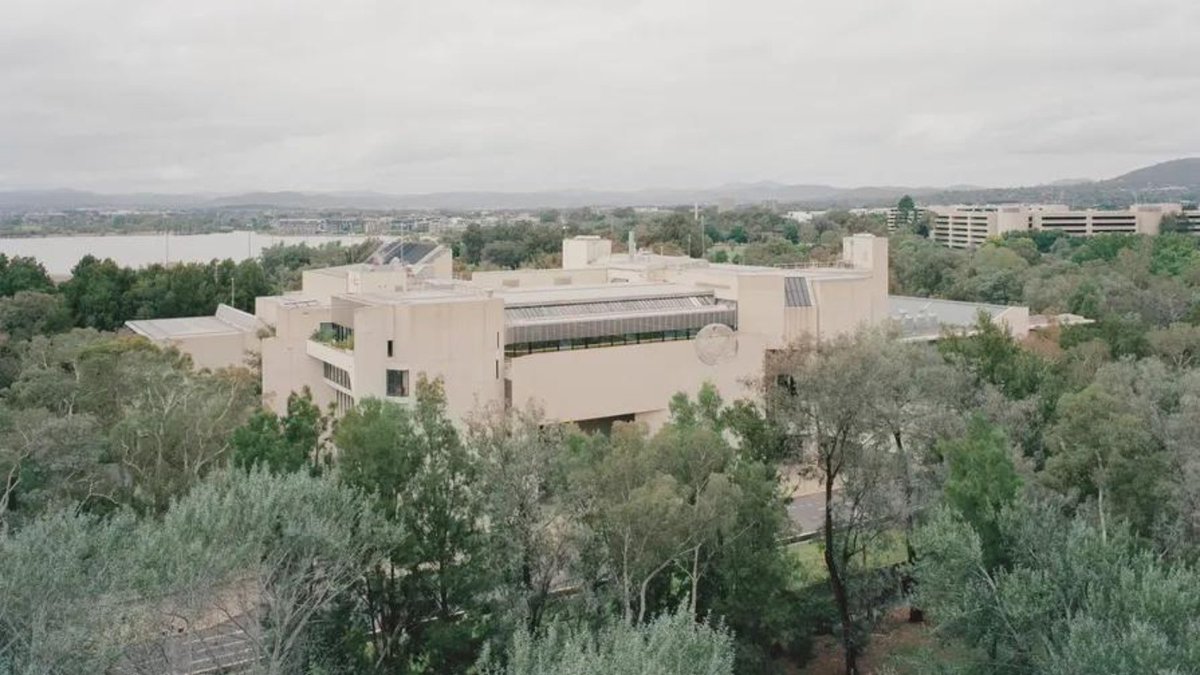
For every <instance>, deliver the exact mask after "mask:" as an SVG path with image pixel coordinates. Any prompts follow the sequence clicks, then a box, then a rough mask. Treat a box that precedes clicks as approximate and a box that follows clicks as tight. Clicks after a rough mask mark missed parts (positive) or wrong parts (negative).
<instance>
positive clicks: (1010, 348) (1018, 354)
mask: <svg viewBox="0 0 1200 675" xmlns="http://www.w3.org/2000/svg"><path fill="white" fill-rule="evenodd" d="M938 348H939V349H940V350H941V352H942V354H943V355H945V356H946V358H948V359H950V360H951V361H952V362H955V363H958V364H960V365H962V366H963V367H964V368H966V369H967V370H968V371H969V372H971V373H973V374H974V375H975V377H976V378H977V379H978V380H979V381H980V382H986V383H987V384H991V385H995V386H997V387H999V388H1000V390H1001V391H1002V392H1004V394H1005V395H1006V396H1008V397H1009V398H1013V399H1024V398H1028V397H1029V396H1033V395H1035V394H1037V393H1038V392H1039V390H1040V389H1041V387H1042V386H1043V384H1045V383H1046V380H1047V376H1048V373H1047V364H1046V362H1045V361H1043V360H1042V359H1041V358H1039V357H1038V356H1037V355H1036V354H1034V353H1032V352H1030V351H1027V350H1025V349H1022V348H1021V345H1019V344H1018V343H1017V341H1016V340H1015V339H1014V338H1013V336H1012V334H1011V333H1010V332H1009V331H1008V330H1007V329H1006V328H1005V327H1004V326H1002V325H997V324H995V323H993V322H992V321H991V319H990V317H988V316H986V315H985V314H983V313H980V316H979V318H978V320H977V321H976V322H975V328H974V334H973V335H970V336H967V337H964V336H958V335H953V336H949V337H947V338H946V339H944V340H942V341H941V342H939V343H938Z"/></svg>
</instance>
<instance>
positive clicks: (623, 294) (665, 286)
mask: <svg viewBox="0 0 1200 675" xmlns="http://www.w3.org/2000/svg"><path fill="white" fill-rule="evenodd" d="M495 293H496V295H497V296H498V297H501V298H503V299H504V304H505V306H508V307H523V306H528V305H569V304H583V303H589V302H603V301H609V300H612V301H616V300H637V299H642V298H659V297H675V296H690V295H712V291H711V290H709V289H704V288H699V287H697V286H691V285H687V284H671V283H654V282H646V283H609V284H580V285H566V286H544V287H533V288H520V287H516V288H497V289H496V290H495Z"/></svg>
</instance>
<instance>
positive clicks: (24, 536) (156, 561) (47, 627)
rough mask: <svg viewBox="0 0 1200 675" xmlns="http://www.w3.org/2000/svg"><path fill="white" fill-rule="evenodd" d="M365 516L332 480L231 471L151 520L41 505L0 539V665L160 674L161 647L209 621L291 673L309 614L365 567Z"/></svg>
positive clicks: (301, 651) (357, 499) (302, 656)
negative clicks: (122, 667) (242, 632)
mask: <svg viewBox="0 0 1200 675" xmlns="http://www.w3.org/2000/svg"><path fill="white" fill-rule="evenodd" d="M371 517H372V516H371V511H370V510H369V509H367V507H366V503H365V501H364V500H363V499H362V498H361V496H360V495H358V494H356V493H354V492H353V491H350V490H346V489H343V488H341V487H339V486H338V485H337V484H335V483H334V482H332V481H329V480H322V479H317V478H311V477H307V476H305V475H303V474H292V475H289V476H269V475H266V474H263V473H251V474H246V473H243V472H234V473H232V474H227V473H220V474H215V475H213V476H210V477H209V478H208V479H207V480H206V481H204V482H203V483H201V484H200V485H199V486H198V487H197V488H196V489H195V490H194V491H192V492H191V493H190V494H189V495H188V496H186V497H184V498H182V499H181V500H179V501H178V502H176V503H174V504H173V505H172V506H171V508H170V509H169V510H168V511H167V512H166V513H164V514H163V517H162V518H161V519H159V518H143V519H134V518H133V517H132V515H131V514H130V513H128V512H121V513H117V514H115V515H114V516H112V517H110V518H103V519H101V518H96V517H93V516H88V515H80V514H77V513H76V512H74V511H73V510H71V509H65V510H59V511H52V512H50V513H48V514H46V515H44V516H42V517H39V518H38V519H36V520H35V521H33V522H31V523H30V524H29V525H27V526H26V527H24V528H22V529H21V530H20V531H19V532H17V533H16V534H15V535H12V536H10V537H6V538H4V539H2V540H0V660H3V661H6V662H7V663H8V664H9V667H10V668H12V669H13V671H14V672H55V673H58V672H62V673H98V672H107V671H109V669H110V668H112V667H113V666H114V665H116V664H117V663H118V661H120V660H121V659H122V658H123V657H126V658H129V659H132V660H133V662H134V663H137V664H139V667H141V668H145V669H147V670H149V671H153V672H164V671H167V670H171V669H172V667H177V666H178V664H175V666H171V667H168V664H166V663H163V662H162V661H161V660H158V661H156V660H155V659H161V658H162V656H161V655H162V654H170V653H172V652H173V651H175V650H174V649H172V648H171V644H170V641H171V640H172V639H174V638H173V636H172V634H173V633H175V632H176V630H178V629H177V628H175V626H176V625H178V626H179V628H182V627H183V626H186V625H187V623H190V622H192V621H196V622H203V621H204V620H207V619H206V617H211V616H218V617H233V618H235V619H236V620H238V621H240V622H242V623H243V625H245V626H246V628H247V630H249V631H254V632H255V633H257V634H258V635H259V636H260V639H258V640H256V641H253V642H252V643H251V647H252V648H253V649H254V652H255V656H258V657H259V658H261V660H262V662H263V665H264V667H265V668H267V669H270V670H271V671H272V672H295V671H296V670H297V669H298V668H299V667H300V666H301V664H303V663H304V661H306V660H307V659H308V656H307V655H306V653H305V646H306V639H305V637H306V636H307V635H308V634H309V633H310V631H311V630H312V628H313V623H312V616H313V610H314V608H317V607H319V606H323V605H324V604H326V603H327V602H329V601H330V600H331V599H332V598H333V597H336V596H338V595H340V594H342V593H344V592H345V591H346V590H347V589H348V588H349V585H350V583H351V581H352V580H353V578H354V577H355V576H356V574H357V571H358V569H359V566H360V565H363V564H368V565H369V564H371V561H372V560H373V555H372V553H371V549H372V541H373V538H372V536H371V532H372V530H373V529H374V525H373V523H372V521H371ZM252 609H257V610H258V611H257V612H254V613H250V611H251V610H252ZM164 628H166V629H167V630H164ZM164 633H165V636H164ZM131 645H141V649H137V650H133V649H127V648H128V647H129V646H131ZM127 663H128V662H127Z"/></svg>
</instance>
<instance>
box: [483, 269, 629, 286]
mask: <svg viewBox="0 0 1200 675" xmlns="http://www.w3.org/2000/svg"><path fill="white" fill-rule="evenodd" d="M606 283H608V271H607V270H605V269H604V268H602V267H595V268H590V269H573V270H566V269H564V270H557V269H529V270H496V271H488V272H475V273H473V274H472V275H471V284H472V285H474V286H478V287H479V288H492V289H496V288H540V287H544V286H580V285H587V284H606Z"/></svg>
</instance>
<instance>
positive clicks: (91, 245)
mask: <svg viewBox="0 0 1200 675" xmlns="http://www.w3.org/2000/svg"><path fill="white" fill-rule="evenodd" d="M363 239H366V237H364V236H361V235H358V236H355V235H349V236H295V237H279V236H274V235H269V234H258V233H257V232H249V231H247V232H218V233H214V234H185V235H177V234H172V235H167V234H114V235H111V236H103V235H97V236H79V237H23V238H6V237H0V253H4V254H7V255H8V256H9V257H12V256H15V255H22V256H30V257H33V258H37V259H38V260H39V261H41V263H42V265H45V267H46V271H47V272H49V273H50V274H52V275H54V276H66V275H69V274H70V273H71V268H73V267H75V263H77V262H79V259H80V258H82V257H83V256H85V255H87V254H89V253H90V254H92V255H94V256H96V257H97V258H100V259H104V258H112V259H113V260H115V261H117V263H118V264H121V265H125V266H126V267H144V266H146V265H152V264H154V263H164V262H208V261H210V260H212V259H213V258H218V259H224V258H232V259H234V260H245V259H246V258H257V257H258V256H259V255H260V254H261V253H262V250H263V249H264V248H268V247H270V246H274V245H275V244H281V243H282V244H299V243H301V242H305V243H308V244H310V245H319V244H324V243H327V242H331V241H340V242H342V243H353V242H360V241H362V240H363Z"/></svg>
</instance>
